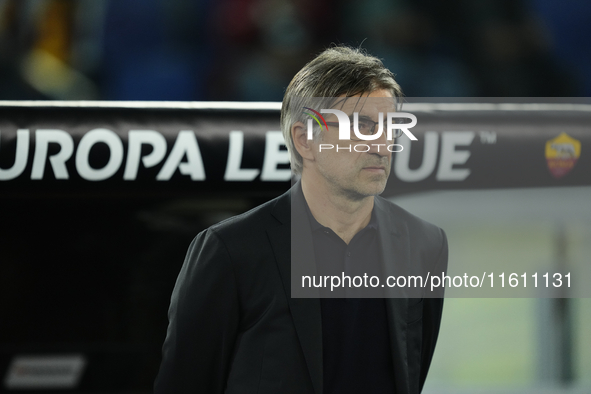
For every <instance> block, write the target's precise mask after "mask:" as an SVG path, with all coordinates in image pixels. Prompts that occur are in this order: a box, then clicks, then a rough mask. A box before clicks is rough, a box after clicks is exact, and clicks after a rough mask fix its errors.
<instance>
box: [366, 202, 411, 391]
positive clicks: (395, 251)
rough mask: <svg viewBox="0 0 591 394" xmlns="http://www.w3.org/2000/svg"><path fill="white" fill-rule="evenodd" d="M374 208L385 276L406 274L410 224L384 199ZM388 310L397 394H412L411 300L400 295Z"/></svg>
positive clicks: (387, 305) (390, 301)
mask: <svg viewBox="0 0 591 394" xmlns="http://www.w3.org/2000/svg"><path fill="white" fill-rule="evenodd" d="M374 209H377V220H378V226H379V227H378V228H379V231H378V233H379V241H380V247H381V252H382V259H383V261H384V274H385V277H388V276H389V275H394V276H398V275H400V274H401V273H403V272H408V266H409V264H410V243H409V239H408V228H407V226H406V223H404V222H402V221H400V220H399V219H398V218H397V217H396V216H395V215H393V214H392V213H391V212H389V209H388V206H387V202H385V201H384V200H383V199H381V198H380V197H376V198H375V205H374ZM386 308H387V313H388V329H389V332H390V347H391V350H392V361H393V365H394V379H395V382H396V392H397V393H398V394H408V393H409V392H410V389H409V387H408V382H409V373H408V354H407V346H406V343H407V341H406V323H407V322H406V317H407V311H408V298H407V297H404V298H402V297H401V295H400V294H397V297H396V298H394V297H389V298H386Z"/></svg>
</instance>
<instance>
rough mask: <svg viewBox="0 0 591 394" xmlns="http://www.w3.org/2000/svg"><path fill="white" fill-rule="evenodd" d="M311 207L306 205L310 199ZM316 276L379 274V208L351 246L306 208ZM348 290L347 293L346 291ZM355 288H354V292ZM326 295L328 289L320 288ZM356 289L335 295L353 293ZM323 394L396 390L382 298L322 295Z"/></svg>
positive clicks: (375, 392)
mask: <svg viewBox="0 0 591 394" xmlns="http://www.w3.org/2000/svg"><path fill="white" fill-rule="evenodd" d="M306 207H307V204H306ZM307 211H308V215H309V218H310V224H311V230H312V239H313V242H314V254H315V259H316V266H317V270H318V275H339V276H341V277H342V275H343V273H344V275H347V276H351V278H352V279H353V277H354V276H363V274H364V273H367V274H368V276H371V275H379V273H380V272H381V270H380V257H381V256H380V255H379V241H378V237H377V232H378V231H379V229H378V225H377V220H376V218H375V210H374V212H372V217H371V219H370V222H369V224H368V225H367V226H366V227H365V228H364V229H362V230H361V231H359V232H358V233H357V234H355V236H354V237H353V239H351V242H349V244H348V245H347V244H346V243H345V242H344V241H343V240H342V239H341V238H340V237H339V236H338V235H337V234H336V233H335V232H334V231H332V230H331V229H330V228H328V227H324V226H322V225H321V224H320V223H318V221H317V220H316V219H315V218H314V216H313V215H312V213H311V212H310V209H309V208H308V207H307ZM344 291H346V293H344ZM351 291H352V292H351ZM321 292H322V293H323V294H324V296H329V297H330V295H331V292H330V288H328V289H326V288H324V289H321ZM354 292H355V288H353V289H343V288H339V289H336V291H333V292H332V294H334V295H335V296H339V297H346V296H350V295H354V294H355V293H354ZM320 305H321V313H322V350H323V370H324V376H323V381H324V388H323V390H324V391H323V392H324V394H333V393H334V394H347V393H371V394H381V393H389V394H391V393H394V392H395V386H394V369H393V365H392V355H391V348H390V338H389V331H388V319H387V314H386V303H385V300H384V298H321V300H320Z"/></svg>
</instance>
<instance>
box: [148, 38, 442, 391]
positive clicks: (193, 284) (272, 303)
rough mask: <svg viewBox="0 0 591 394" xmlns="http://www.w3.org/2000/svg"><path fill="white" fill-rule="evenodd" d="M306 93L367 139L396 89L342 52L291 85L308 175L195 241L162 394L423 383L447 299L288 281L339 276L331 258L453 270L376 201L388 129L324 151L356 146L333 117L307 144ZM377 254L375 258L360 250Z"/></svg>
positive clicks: (405, 387)
mask: <svg viewBox="0 0 591 394" xmlns="http://www.w3.org/2000/svg"><path fill="white" fill-rule="evenodd" d="M302 97H303V98H312V97H328V98H333V99H328V101H327V103H329V104H330V105H331V106H332V108H337V107H338V108H340V110H342V112H344V113H347V115H351V112H354V111H356V110H359V111H361V112H360V113H359V119H361V120H363V119H366V120H365V123H363V121H362V122H361V123H359V125H358V126H359V127H360V128H361V129H360V130H359V131H360V132H362V133H364V132H366V134H367V135H371V133H373V132H374V131H375V127H372V125H373V126H375V124H376V123H377V120H376V118H377V117H378V115H379V111H381V110H386V109H387V108H386V107H387V106H388V103H395V102H396V101H397V100H398V99H399V98H400V97H401V91H400V88H399V86H398V84H397V83H396V82H395V81H394V79H393V76H392V74H391V73H390V71H388V70H387V69H386V68H385V67H384V66H383V65H382V63H381V62H380V61H379V60H378V59H376V58H374V57H371V56H368V55H366V54H364V53H362V52H361V51H359V50H355V49H350V48H346V47H334V48H330V49H328V50H326V51H324V52H323V53H322V54H320V55H319V56H318V57H317V58H315V59H314V60H312V61H311V62H310V63H308V64H307V65H306V66H305V67H304V68H303V69H302V70H301V71H300V72H299V73H298V74H297V75H296V76H295V77H294V79H293V80H292V82H291V83H290V85H289V87H288V88H287V90H286V93H285V98H284V102H283V107H282V113H281V123H282V129H283V133H284V136H285V140H286V145H287V147H288V150H289V152H290V155H291V164H292V170H293V171H294V172H295V173H296V174H301V181H298V182H297V183H296V184H295V185H294V186H293V187H292V189H291V190H290V191H289V192H287V193H286V194H284V195H283V196H280V197H278V198H276V199H274V200H272V201H269V202H268V203H266V204H263V205H261V206H260V207H258V208H255V209H254V210H252V211H249V212H247V213H245V214H242V215H239V216H237V217H234V218H231V219H228V220H226V221H224V222H221V223H219V224H217V225H214V226H212V227H211V228H209V229H207V230H205V231H204V232H202V233H200V234H199V235H197V237H196V238H195V239H194V240H193V242H192V244H191V246H190V247H189V251H188V253H187V257H186V259H185V263H184V265H183V268H182V269H181V272H180V274H179V277H178V280H177V283H176V286H175V289H174V291H173V295H172V300H171V305H170V310H169V321H170V324H169V328H168V334H167V337H166V341H165V343H164V346H163V360H162V365H161V368H160V373H159V375H158V377H157V379H156V382H155V393H156V394H164V393H282V394H284V393H294V394H295V393H298V394H302V393H316V394H321V393H323V394H329V393H339V394H340V393H357V392H367V393H400V394H411V393H419V392H420V391H421V389H422V386H423V383H424V381H425V378H426V375H427V371H428V368H429V364H430V361H431V357H432V355H433V351H434V347H435V342H436V339H437V334H438V331H439V323H440V320H441V310H442V299H436V298H418V299H416V298H415V299H409V298H324V297H325V296H326V295H327V291H324V292H323V295H322V297H323V298H297V297H292V293H291V292H292V287H294V286H298V284H299V283H300V278H298V277H296V275H294V274H293V273H294V272H299V271H298V270H299V269H300V268H301V265H307V266H308V267H312V268H313V269H317V270H318V271H320V272H321V271H323V270H327V269H328V270H330V269H334V268H335V267H333V266H330V264H329V266H328V267H327V266H323V265H322V264H321V262H323V261H325V260H326V259H325V258H326V256H328V254H332V253H334V254H336V255H338V256H339V257H338V258H336V259H334V258H332V257H330V258H328V260H331V261H332V262H333V263H335V264H336V268H337V269H342V270H343V275H344V272H347V273H351V272H357V271H355V270H359V269H360V267H361V269H362V270H363V267H364V266H365V265H366V266H368V267H369V266H371V267H382V268H383V270H382V271H380V272H381V273H384V272H394V271H392V267H406V269H407V270H408V269H409V267H410V271H412V272H418V271H420V272H427V270H431V272H436V271H442V270H445V269H446V266H447V241H446V238H445V234H444V233H443V231H442V230H441V229H439V228H437V227H435V226H433V225H431V224H428V223H426V222H424V221H422V220H421V219H418V218H416V217H414V216H412V215H411V214H409V213H407V212H406V211H404V210H402V209H401V208H399V207H397V206H396V205H394V204H392V203H389V202H387V201H386V200H384V199H382V198H380V197H377V195H378V194H380V193H381V192H382V191H383V190H384V187H385V184H386V180H387V178H388V175H389V173H390V166H391V159H392V153H391V152H390V151H389V150H387V149H384V148H383V147H382V148H381V149H379V148H380V143H382V144H384V145H385V144H387V143H388V141H387V140H386V133H383V134H384V135H383V136H382V137H380V138H381V139H380V141H376V142H374V141H372V142H373V143H375V144H376V145H375V146H373V145H372V146H371V148H370V150H369V151H367V152H356V151H355V149H352V150H349V151H345V152H343V151H340V152H336V151H334V152H325V151H321V150H320V144H321V143H324V144H333V145H335V144H339V143H341V145H343V143H346V144H349V146H352V145H354V142H353V141H339V140H338V135H339V134H338V133H339V128H338V126H335V123H334V122H333V121H334V120H335V119H336V118H334V117H331V115H332V114H330V115H327V116H326V119H325V121H326V123H325V127H324V130H320V131H318V129H317V130H316V131H315V134H316V135H315V137H314V138H312V139H309V138H308V134H307V127H306V123H304V122H305V121H304V118H303V117H302V116H303V115H302V114H301V107H299V105H300V104H301V101H300V98H302ZM334 98H336V99H334ZM372 100H373V101H375V102H376V103H377V104H375V103H374V104H372ZM369 118H373V123H370V121H371V120H372V119H369ZM329 124H330V126H328V125H329ZM368 130H370V131H371V132H367V131H368ZM369 249H371V250H374V251H375V253H374V254H373V255H371V254H369V255H365V254H364V251H367V250H369ZM292 264H293V267H292ZM417 270H418V271H417ZM410 271H409V272H410ZM324 290H326V289H324ZM340 294H341V295H340V296H341V297H342V296H343V293H340ZM319 295H320V294H319ZM328 295H329V296H330V294H328ZM345 297H346V294H345ZM361 297H363V296H361Z"/></svg>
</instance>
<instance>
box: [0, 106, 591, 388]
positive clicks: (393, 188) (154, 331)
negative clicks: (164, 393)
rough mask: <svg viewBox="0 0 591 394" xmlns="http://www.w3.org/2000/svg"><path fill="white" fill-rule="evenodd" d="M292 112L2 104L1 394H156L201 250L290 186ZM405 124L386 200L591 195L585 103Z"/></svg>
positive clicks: (432, 113)
mask: <svg viewBox="0 0 591 394" xmlns="http://www.w3.org/2000/svg"><path fill="white" fill-rule="evenodd" d="M409 101H412V100H411V99H409ZM279 109H280V104H279V103H59V102H58V103H53V102H52V103H47V102H38V103H36V102H4V103H0V203H1V204H2V211H1V212H2V213H1V215H0V319H1V321H2V324H1V325H0V375H1V378H2V385H1V386H0V391H12V390H20V389H26V390H31V391H33V392H35V391H36V392H47V391H52V392H56V391H55V390H67V391H68V392H72V391H73V392H103V393H106V392H135V393H139V392H146V393H147V392H150V391H151V386H152V382H153V379H154V377H155V374H156V371H157V369H158V365H159V362H160V347H161V345H162V342H163V340H164V336H165V332H166V326H167V318H166V311H167V308H168V303H169V299H170V294H171V291H172V287H173V285H174V281H175V278H176V275H177V273H178V270H179V268H180V266H181V264H182V261H183V257H184V254H185V251H186V249H187V246H188V245H189V243H190V241H191V239H192V238H193V237H194V236H195V235H196V234H197V233H198V232H199V231H201V230H202V229H204V228H206V227H207V226H209V225H211V224H213V223H216V222H217V221H220V220H222V219H224V218H226V217H228V216H231V215H235V214H238V213H241V212H244V211H245V210H247V209H249V208H252V207H254V206H256V205H257V204H259V203H261V202H263V201H265V200H268V199H270V198H272V197H274V196H277V195H279V194H280V193H282V192H283V191H285V190H287V188H288V187H289V185H290V172H289V167H288V164H287V163H288V156H287V151H286V150H285V147H284V146H283V140H282V137H281V134H280V132H279ZM404 110H405V111H406V112H411V113H413V114H415V115H416V117H417V119H418V124H417V126H416V127H415V128H413V129H412V130H413V132H414V133H415V134H416V136H417V138H418V141H415V142H412V146H411V145H410V144H409V141H408V140H405V137H403V138H400V140H399V141H397V143H399V144H401V145H403V146H404V147H405V149H404V150H403V152H401V153H396V154H395V155H394V161H393V166H394V167H393V171H392V175H391V177H390V182H389V184H388V186H387V190H386V193H385V194H386V195H394V194H399V193H410V192H416V191H427V190H433V189H454V188H466V189H468V188H505V187H535V186H561V185H589V184H591V176H589V169H590V168H591V165H590V164H591V162H590V160H591V159H590V158H589V154H588V152H587V146H589V144H590V143H591V132H590V130H591V127H589V126H590V125H591V106H588V105H586V104H585V103H579V104H576V103H575V104H572V103H571V104H568V103H563V104H543V105H526V104H479V103H468V104H453V103H440V104H426V103H416V104H413V103H409V104H408V105H405V107H404Z"/></svg>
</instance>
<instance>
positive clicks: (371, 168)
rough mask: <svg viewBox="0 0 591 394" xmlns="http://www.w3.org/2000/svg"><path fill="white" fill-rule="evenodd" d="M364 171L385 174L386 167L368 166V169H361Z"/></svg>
mask: <svg viewBox="0 0 591 394" xmlns="http://www.w3.org/2000/svg"><path fill="white" fill-rule="evenodd" d="M363 169H364V170H366V171H370V172H376V173H380V172H384V173H385V172H386V167H384V166H369V167H363Z"/></svg>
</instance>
